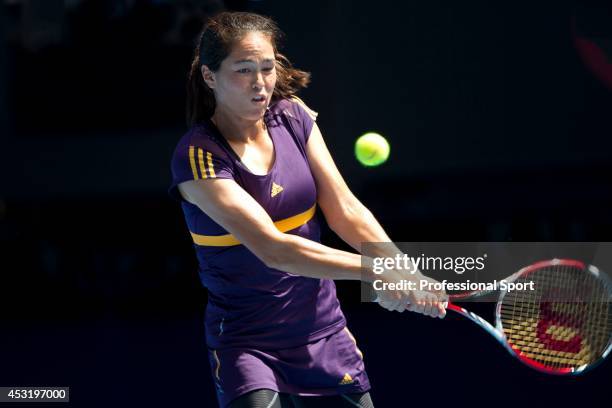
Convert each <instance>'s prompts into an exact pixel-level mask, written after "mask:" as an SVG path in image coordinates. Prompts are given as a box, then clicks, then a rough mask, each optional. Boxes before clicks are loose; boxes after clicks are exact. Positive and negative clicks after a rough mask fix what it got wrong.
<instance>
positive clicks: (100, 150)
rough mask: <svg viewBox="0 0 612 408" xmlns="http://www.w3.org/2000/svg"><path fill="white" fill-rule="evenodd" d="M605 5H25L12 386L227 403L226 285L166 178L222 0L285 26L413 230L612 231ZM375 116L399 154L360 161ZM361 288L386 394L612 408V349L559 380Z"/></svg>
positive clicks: (1, 158)
mask: <svg viewBox="0 0 612 408" xmlns="http://www.w3.org/2000/svg"><path fill="white" fill-rule="evenodd" d="M466 3H468V4H466ZM602 4H605V3H602ZM602 4H600V3H596V2H589V1H580V2H575V1H572V2H570V1H554V2H553V1H537V2H521V1H519V2H517V1H501V2H486V1H474V2H452V1H444V2H392V1H375V2H374V1H324V2H312V1H308V2H306V1H301V2H298V1H280V0H273V1H272V0H263V1H226V2H222V1H196V0H192V1H152V0H148V1H141V0H134V1H121V0H96V1H84V0H83V1H79V0H72V1H63V0H38V1H34V0H30V1H28V0H23V1H19V0H12V1H9V0H4V1H2V2H1V3H0V25H1V27H2V41H1V42H0V163H1V166H0V279H1V281H0V317H1V323H2V324H1V330H0V362H1V363H0V385H2V386H13V385H14V386H26V385H46V386H70V387H71V401H72V402H71V405H72V406H79V407H94V406H96V407H97V406H100V407H107V406H150V407H152V406H182V407H192V406H193V407H195V406H215V404H216V401H215V397H214V389H213V385H212V381H211V380H210V375H209V366H208V361H207V358H206V348H205V344H204V338H203V336H204V332H203V327H202V323H201V320H202V318H203V308H204V304H205V301H206V292H205V290H204V289H202V288H201V285H200V284H199V281H198V277H197V265H196V263H195V256H194V253H193V248H192V247H191V242H190V239H189V236H188V234H187V230H186V227H185V225H184V221H183V217H182V213H181V210H180V207H179V206H178V204H176V203H174V202H172V201H171V200H170V198H169V197H168V196H167V195H166V188H167V186H168V184H169V181H170V170H169V160H170V156H171V154H172V151H173V149H174V146H175V144H176V142H177V141H178V138H179V137H180V136H181V135H182V134H183V133H184V132H185V130H186V127H185V125H184V100H185V91H184V89H185V88H184V86H185V78H186V73H187V70H188V67H189V64H190V60H191V53H192V49H193V45H194V39H195V37H196V36H197V33H198V31H199V30H200V28H201V24H202V21H203V20H202V19H203V18H204V17H205V16H206V15H210V14H211V13H214V12H215V11H218V10H221V9H230V10H252V11H259V12H261V13H264V14H267V15H270V16H272V17H274V18H275V19H276V21H277V22H278V24H279V25H280V27H281V28H282V29H283V30H284V31H285V33H286V34H287V41H286V43H287V46H286V48H285V49H284V52H285V54H287V55H288V56H289V57H290V59H291V60H292V61H293V62H294V64H295V65H296V66H298V67H300V68H302V69H305V70H308V71H310V72H312V79H313V82H312V85H311V86H310V87H309V88H308V89H306V90H305V91H304V92H303V93H302V95H301V96H302V97H303V99H305V100H306V102H307V103H308V104H309V105H310V106H311V107H312V108H313V109H315V110H317V111H318V112H319V120H318V123H319V126H320V127H321V128H322V131H323V134H324V136H325V137H326V141H327V143H328V145H329V148H330V150H331V151H332V153H333V155H334V157H335V159H336V161H337V164H338V166H339V167H340V169H341V172H342V173H343V175H344V176H345V178H346V180H347V182H348V183H349V185H350V187H351V188H352V189H353V191H354V192H355V194H356V195H357V196H358V197H359V198H360V199H361V200H362V201H363V202H364V203H365V204H366V205H367V206H368V207H369V208H370V209H371V210H372V212H373V213H374V214H375V215H376V216H377V218H378V219H379V220H380V222H381V224H382V225H383V226H384V227H385V228H386V230H387V232H388V233H389V235H390V236H391V237H392V239H394V240H396V241H421V240H424V241H451V240H457V241H508V240H514V241H611V240H612V239H611V238H612V237H611V236H610V234H611V233H610V231H611V230H612V229H611V228H612V212H611V211H610V209H611V204H612V189H611V178H612V173H611V170H612V162H611V158H612V141H611V140H612V139H611V136H612V132H611V131H612V123H611V119H612V79H611V78H612V68H611V67H612V13H611V10H610V9H611V7H610V6H609V5H607V6H606V5H604V6H602ZM369 130H374V131H378V132H380V133H382V134H383V135H385V136H386V137H387V138H388V140H389V142H390V143H391V146H392V152H391V157H390V159H389V161H388V162H387V163H385V164H384V165H382V166H380V167H378V168H375V169H366V168H364V167H361V166H360V165H359V164H358V163H357V162H356V161H355V159H354V157H353V143H354V140H355V138H356V137H357V136H359V135H360V134H362V133H364V132H366V131H369ZM324 242H325V243H326V244H328V245H330V246H334V247H337V248H343V249H348V247H347V246H346V245H345V244H343V243H342V242H340V241H339V239H338V238H337V237H335V236H334V235H333V234H332V233H331V232H329V231H325V234H324ZM358 293H359V288H358V285H355V284H352V283H346V282H339V283H338V294H339V297H340V298H341V301H342V304H343V308H344V310H345V313H346V315H347V318H348V320H349V326H350V328H351V330H352V331H353V332H354V334H355V335H356V337H357V340H358V342H359V346H360V348H361V349H362V350H363V351H364V354H365V362H366V365H367V368H368V373H369V375H370V378H371V382H372V385H373V390H372V397H373V399H374V402H375V404H376V406H378V407H387V406H408V405H413V404H427V405H430V404H435V405H441V404H442V405H453V406H464V405H467V404H472V405H475V406H484V405H488V404H493V403H494V404H496V405H508V406H511V405H512V406H532V405H536V404H537V405H542V404H544V405H553V404H554V405H556V406H564V405H565V406H568V405H575V404H577V403H580V405H582V406H608V405H609V401H608V398H607V396H608V392H607V389H606V388H605V386H606V385H607V386H609V385H610V380H611V379H612V365H611V364H610V363H609V362H607V363H604V365H603V366H601V367H599V368H597V369H596V370H595V371H593V372H591V373H590V374H588V375H587V376H585V377H581V378H557V377H548V376H544V375H542V374H540V373H537V372H534V371H531V370H530V369H528V368H526V367H524V366H522V365H521V364H519V363H517V362H515V361H512V357H510V356H509V355H508V354H507V353H506V352H505V351H504V350H503V348H502V347H500V346H499V345H498V344H496V342H495V341H494V340H493V339H492V338H490V336H489V335H487V334H485V333H484V332H482V331H481V330H480V329H478V328H476V327H475V326H472V325H471V323H468V322H465V321H463V320H462V319H460V318H456V317H454V316H449V317H448V318H447V319H446V320H445V321H434V320H429V319H426V318H422V317H420V316H417V315H412V314H409V313H404V314H402V315H399V314H397V313H389V312H386V311H384V310H383V309H381V308H379V307H377V306H375V305H372V304H361V303H360V302H359V295H358ZM484 306H487V305H484ZM489 306H490V305H489ZM475 307H476V308H483V305H477V306H475ZM22 406H25V405H22ZM37 406H40V405H37Z"/></svg>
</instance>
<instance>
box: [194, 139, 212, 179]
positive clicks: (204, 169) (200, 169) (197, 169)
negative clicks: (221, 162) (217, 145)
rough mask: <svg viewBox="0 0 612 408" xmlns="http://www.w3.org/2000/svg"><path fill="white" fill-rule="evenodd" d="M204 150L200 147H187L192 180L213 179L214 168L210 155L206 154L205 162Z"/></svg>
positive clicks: (209, 153)
mask: <svg viewBox="0 0 612 408" xmlns="http://www.w3.org/2000/svg"><path fill="white" fill-rule="evenodd" d="M204 158H205V157H204V150H203V149H202V148H200V147H195V146H189V163H190V164H191V171H192V173H193V179H194V180H199V179H206V178H215V177H217V175H216V174H215V166H214V165H213V161H212V153H211V152H206V160H204Z"/></svg>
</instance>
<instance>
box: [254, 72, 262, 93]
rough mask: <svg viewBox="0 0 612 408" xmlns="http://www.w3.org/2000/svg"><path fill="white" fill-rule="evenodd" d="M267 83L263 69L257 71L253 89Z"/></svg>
mask: <svg viewBox="0 0 612 408" xmlns="http://www.w3.org/2000/svg"><path fill="white" fill-rule="evenodd" d="M264 85H265V82H264V79H263V74H262V72H261V71H257V72H255V81H254V82H253V89H261V88H263V87H264Z"/></svg>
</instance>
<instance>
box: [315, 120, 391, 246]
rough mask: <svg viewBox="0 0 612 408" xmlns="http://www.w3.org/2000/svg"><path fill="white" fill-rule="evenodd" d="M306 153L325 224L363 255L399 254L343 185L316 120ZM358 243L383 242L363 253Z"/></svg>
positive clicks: (374, 221)
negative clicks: (315, 182)
mask: <svg viewBox="0 0 612 408" xmlns="http://www.w3.org/2000/svg"><path fill="white" fill-rule="evenodd" d="M307 154H308V159H309V162H310V167H311V169H312V172H313V174H314V176H315V179H316V181H317V192H318V203H319V206H320V207H321V210H322V211H323V214H324V215H325V219H326V220H327V224H328V225H329V227H330V228H331V229H332V230H333V231H334V232H335V233H336V234H338V236H339V237H340V238H342V240H343V241H344V242H346V243H347V244H349V245H350V246H351V247H353V248H355V250H357V251H359V252H361V253H362V254H363V255H367V256H372V257H379V256H380V257H383V256H384V257H393V256H395V255H396V254H402V251H400V250H399V248H397V246H395V245H394V244H393V243H392V242H391V239H390V238H389V236H388V235H387V233H386V232H385V231H384V229H383V228H382V226H381V225H380V223H379V222H378V221H377V220H376V218H375V217H374V215H373V214H372V213H371V212H370V210H368V209H367V208H366V207H365V206H364V205H363V204H362V203H361V202H360V201H359V200H358V199H357V197H355V195H353V193H352V192H351V190H350V189H349V187H348V186H347V185H346V182H345V181H344V179H343V178H342V176H341V175H340V172H339V171H338V168H337V167H336V165H335V163H334V161H333V159H332V157H331V155H330V153H329V150H328V149H327V146H326V145H325V142H324V140H323V136H322V135H321V131H320V130H319V127H318V126H317V124H316V123H315V124H314V126H313V128H312V132H311V133H310V137H309V139H308V144H307ZM362 242H370V243H375V242H380V243H384V245H380V246H374V245H368V251H365V252H367V253H364V252H362V248H361V243H362Z"/></svg>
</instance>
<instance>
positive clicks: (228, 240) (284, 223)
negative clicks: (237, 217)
mask: <svg viewBox="0 0 612 408" xmlns="http://www.w3.org/2000/svg"><path fill="white" fill-rule="evenodd" d="M316 209H317V205H316V204H315V205H313V206H312V207H310V208H309V209H308V210H306V211H304V212H303V213H300V214H297V215H294V216H292V217H289V218H285V219H284V220H280V221H276V222H275V223H274V225H275V226H276V228H277V229H278V230H279V231H280V232H287V231H291V230H292V229H295V228H297V227H301V226H302V225H304V224H306V223H307V222H308V221H310V220H311V219H312V217H314V215H315V212H316ZM191 238H193V242H194V243H195V244H196V245H202V246H215V247H222V246H234V245H240V241H238V240H237V239H236V237H234V236H233V235H232V234H225V235H200V234H196V233H194V232H191Z"/></svg>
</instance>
